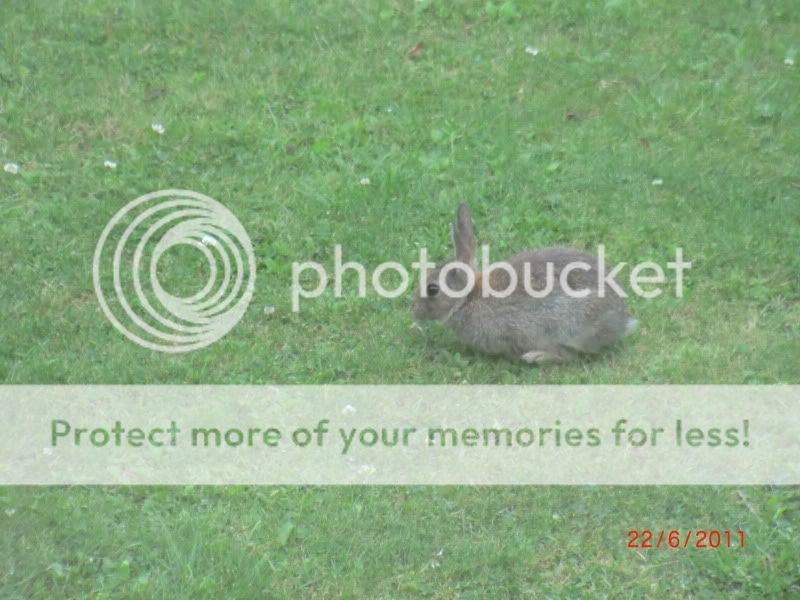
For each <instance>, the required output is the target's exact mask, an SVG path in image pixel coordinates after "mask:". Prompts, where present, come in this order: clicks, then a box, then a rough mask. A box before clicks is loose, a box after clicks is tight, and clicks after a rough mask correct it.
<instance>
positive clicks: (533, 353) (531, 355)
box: [520, 350, 564, 366]
mask: <svg viewBox="0 0 800 600" xmlns="http://www.w3.org/2000/svg"><path fill="white" fill-rule="evenodd" d="M520 358H521V359H522V360H524V361H525V362H526V363H528V364H529V365H537V366H542V365H554V364H557V363H560V362H563V360H564V359H563V358H562V357H561V356H559V355H558V354H555V353H553V352H545V351H543V350H529V351H528V352H526V353H525V354H523V355H522V356H520Z"/></svg>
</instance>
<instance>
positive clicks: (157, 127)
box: [150, 122, 166, 135]
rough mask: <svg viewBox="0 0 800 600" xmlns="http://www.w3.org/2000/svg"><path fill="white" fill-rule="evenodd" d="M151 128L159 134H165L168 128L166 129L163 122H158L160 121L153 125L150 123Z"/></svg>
mask: <svg viewBox="0 0 800 600" xmlns="http://www.w3.org/2000/svg"><path fill="white" fill-rule="evenodd" d="M150 129H152V130H153V131H155V132H156V133H157V134H158V135H164V132H165V131H166V129H164V126H163V125H162V124H161V123H158V122H156V123H153V124H152V125H150Z"/></svg>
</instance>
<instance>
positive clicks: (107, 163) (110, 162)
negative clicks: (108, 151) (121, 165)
mask: <svg viewBox="0 0 800 600" xmlns="http://www.w3.org/2000/svg"><path fill="white" fill-rule="evenodd" d="M103 166H104V167H106V168H108V169H116V168H117V161H115V160H109V159H105V160H104V161H103Z"/></svg>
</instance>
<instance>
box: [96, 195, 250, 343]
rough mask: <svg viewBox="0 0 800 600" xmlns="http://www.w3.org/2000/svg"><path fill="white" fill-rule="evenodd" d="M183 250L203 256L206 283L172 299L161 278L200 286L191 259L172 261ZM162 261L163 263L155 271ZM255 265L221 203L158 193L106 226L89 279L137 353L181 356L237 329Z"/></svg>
mask: <svg viewBox="0 0 800 600" xmlns="http://www.w3.org/2000/svg"><path fill="white" fill-rule="evenodd" d="M187 247H188V248H189V249H191V252H189V253H188V254H193V253H196V252H199V253H200V254H199V255H197V256H194V257H193V258H194V259H197V258H200V257H201V256H202V257H205V261H206V268H207V270H208V272H209V274H208V279H207V281H206V282H205V284H204V286H203V287H202V289H200V290H199V291H197V292H195V293H192V294H189V295H185V294H173V293H170V292H168V291H167V290H166V289H164V286H163V285H162V282H163V281H162V279H160V277H163V276H164V275H165V273H167V274H169V275H176V273H174V272H177V275H176V276H175V279H177V280H178V283H179V284H183V285H184V286H186V285H187V283H188V284H192V287H193V288H194V289H196V288H197V287H198V286H196V285H194V284H195V283H196V279H197V272H196V271H197V270H196V269H192V268H191V265H194V264H196V260H183V261H181V260H178V261H176V260H175V257H174V256H173V254H176V253H179V252H180V253H182V254H181V256H184V255H186V254H187ZM159 261H162V263H168V264H167V266H166V267H164V266H163V265H162V268H159ZM255 262H256V261H255V255H254V253H253V244H252V242H251V241H250V237H249V236H248V235H247V232H246V231H245V229H244V227H243V226H242V224H241V223H240V222H239V220H238V219H237V218H236V217H235V216H234V214H233V213H232V212H231V211H229V210H228V209H227V208H225V207H224V206H223V205H222V204H220V203H219V202H217V201H216V200H213V199H212V198H209V197H208V196H204V195H203V194H198V193H197V192H192V191H188V190H160V191H158V192H152V193H150V194H146V195H144V196H140V197H139V198H136V199H135V200H133V201H132V202H129V203H128V204H126V205H125V206H124V207H123V208H122V209H121V210H120V211H119V212H117V214H115V215H114V217H113V218H112V219H111V220H110V221H109V222H108V225H106V228H105V229H104V230H103V233H102V235H101V236H100V239H99V240H98V241H97V247H96V248H95V253H94V260H93V262H92V275H93V278H94V289H95V293H96V294H97V299H98V300H99V301H100V306H101V307H102V309H103V312H104V313H105V315H106V317H108V319H109V320H110V321H111V323H112V324H113V325H114V327H116V328H117V329H118V330H119V331H121V332H122V333H123V334H124V335H125V336H126V337H127V338H128V339H130V340H132V341H134V342H136V343H137V344H139V345H140V346H143V347H145V348H149V349H151V350H158V351H160V352H170V353H178V352H189V351H191V350H197V349H198V348H204V347H205V346H208V345H209V344H212V343H213V342H215V341H217V340H218V339H220V338H221V337H222V336H224V335H225V334H226V333H228V332H229V331H230V330H231V329H232V328H233V327H234V326H235V325H236V323H238V322H239V319H241V318H242V316H243V315H244V312H245V310H246V309H247V305H248V304H249V303H250V299H251V298H252V296H253V289H254V287H255V278H256V267H255ZM163 283H164V284H165V285H167V286H168V287H169V284H168V283H166V282H163ZM173 283H175V282H173ZM112 290H113V291H112ZM106 291H108V293H106ZM126 293H127V294H130V299H129V296H128V295H126Z"/></svg>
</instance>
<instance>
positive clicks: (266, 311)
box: [264, 306, 275, 315]
mask: <svg viewBox="0 0 800 600" xmlns="http://www.w3.org/2000/svg"><path fill="white" fill-rule="evenodd" d="M264 314H265V315H272V314H275V307H274V306H265V307H264Z"/></svg>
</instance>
